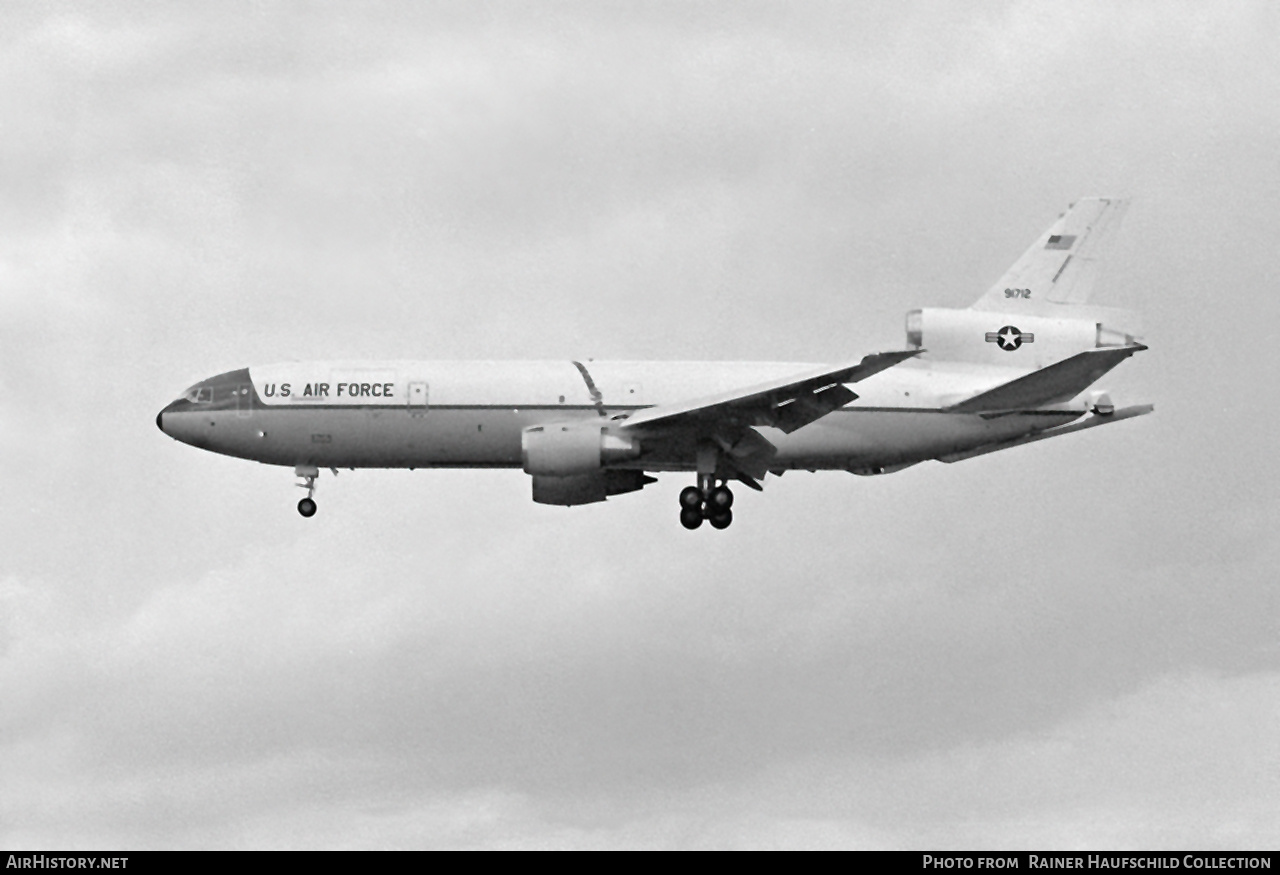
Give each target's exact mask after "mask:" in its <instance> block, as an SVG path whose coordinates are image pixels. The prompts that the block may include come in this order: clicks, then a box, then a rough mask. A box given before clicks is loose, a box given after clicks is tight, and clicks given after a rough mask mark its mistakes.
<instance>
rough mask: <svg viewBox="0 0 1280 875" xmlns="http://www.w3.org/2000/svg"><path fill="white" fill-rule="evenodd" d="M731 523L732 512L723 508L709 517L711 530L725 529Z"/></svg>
mask: <svg viewBox="0 0 1280 875" xmlns="http://www.w3.org/2000/svg"><path fill="white" fill-rule="evenodd" d="M731 522H733V511H731V510H729V509H728V508H725V509H724V510H721V511H716V513H715V515H714V516H712V517H711V528H713V529H727V528H729V523H731Z"/></svg>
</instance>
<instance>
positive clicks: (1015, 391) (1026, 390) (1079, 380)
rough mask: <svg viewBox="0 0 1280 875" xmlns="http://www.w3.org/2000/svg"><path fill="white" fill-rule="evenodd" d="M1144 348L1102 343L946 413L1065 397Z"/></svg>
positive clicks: (1036, 403) (1037, 404) (1004, 407)
mask: <svg viewBox="0 0 1280 875" xmlns="http://www.w3.org/2000/svg"><path fill="white" fill-rule="evenodd" d="M1144 349H1146V347H1145V346H1143V345H1142V344H1140V343H1134V344H1130V345H1128V346H1116V347H1104V348H1101V349H1090V350H1085V351H1084V352H1080V353H1076V354H1075V355H1073V356H1071V357H1070V358H1066V359H1063V360H1062V361H1060V362H1056V363H1054V364H1052V365H1049V366H1048V367H1046V368H1041V369H1040V370H1038V371H1034V372H1032V373H1030V374H1027V375H1025V376H1022V377H1019V378H1018V379H1016V380H1010V381H1009V382H1008V383H1004V384H1003V385H1000V386H996V387H995V388H994V389H989V390H987V391H986V392H983V393H981V394H979V395H975V396H974V397H972V398H967V399H965V400H964V401H961V402H960V403H959V404H954V405H952V406H951V407H948V408H947V412H949V413H986V412H994V411H1000V410H1030V409H1032V408H1035V407H1040V406H1042V405H1045V404H1057V403H1059V402H1062V401H1069V400H1070V399H1072V398H1074V397H1075V396H1077V395H1079V394H1080V393H1081V392H1083V391H1084V390H1085V389H1087V388H1089V386H1091V385H1092V384H1093V383H1094V381H1096V380H1097V379H1098V378H1099V377H1101V376H1102V375H1103V374H1105V373H1106V372H1107V371H1109V370H1111V369H1112V368H1114V367H1115V366H1116V365H1118V364H1120V362H1122V361H1124V360H1125V359H1127V358H1128V357H1129V356H1131V355H1133V354H1134V353H1135V352H1140V351H1142V350H1144Z"/></svg>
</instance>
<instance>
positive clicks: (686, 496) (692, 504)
mask: <svg viewBox="0 0 1280 875" xmlns="http://www.w3.org/2000/svg"><path fill="white" fill-rule="evenodd" d="M680 506H681V507H683V508H698V507H701V506H702V492H701V491H700V490H699V489H698V487H696V486H686V487H685V488H684V489H681V490H680Z"/></svg>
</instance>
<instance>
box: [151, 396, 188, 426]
mask: <svg viewBox="0 0 1280 875" xmlns="http://www.w3.org/2000/svg"><path fill="white" fill-rule="evenodd" d="M182 403H183V402H182V399H181V398H179V399H178V400H177V401H170V402H169V403H168V404H166V405H165V406H164V407H163V408H162V409H161V410H160V412H159V413H157V414H156V428H158V429H160V430H161V431H163V432H164V433H165V434H168V433H169V432H168V431H166V430H165V427H164V415H165V414H166V413H168V412H170V411H172V410H175V409H177V408H179V407H181V406H182Z"/></svg>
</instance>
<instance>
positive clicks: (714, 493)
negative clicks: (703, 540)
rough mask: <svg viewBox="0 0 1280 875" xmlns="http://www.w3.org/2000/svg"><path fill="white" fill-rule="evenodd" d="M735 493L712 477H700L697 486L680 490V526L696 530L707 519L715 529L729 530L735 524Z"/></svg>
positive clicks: (700, 475)
mask: <svg viewBox="0 0 1280 875" xmlns="http://www.w3.org/2000/svg"><path fill="white" fill-rule="evenodd" d="M732 507H733V493H732V492H731V491H730V490H729V487H728V486H726V485H725V484H724V483H723V482H721V483H719V484H718V485H717V484H716V482H715V479H714V478H713V477H712V476H711V475H702V474H699V475H698V485H697V486H686V487H685V488H684V489H682V490H680V525H682V526H684V527H685V528H686V529H696V528H698V527H699V526H701V525H702V521H703V520H704V519H705V520H707V521H708V522H710V523H711V527H712V528H713V529H727V528H729V524H730V523H732V522H733V511H732V510H730V508H732Z"/></svg>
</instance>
